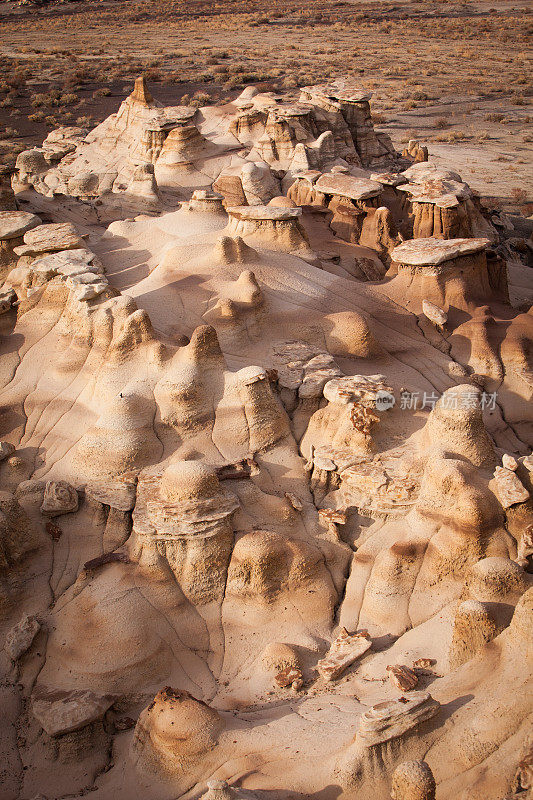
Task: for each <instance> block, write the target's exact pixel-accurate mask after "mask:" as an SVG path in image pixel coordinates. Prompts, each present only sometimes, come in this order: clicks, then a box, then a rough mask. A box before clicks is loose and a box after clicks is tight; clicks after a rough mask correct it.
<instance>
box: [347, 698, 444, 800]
mask: <svg viewBox="0 0 533 800" xmlns="http://www.w3.org/2000/svg"><path fill="white" fill-rule="evenodd" d="M439 710H440V703H439V702H438V701H436V700H434V699H433V697H432V696H431V695H430V694H429V693H428V692H410V693H409V695H408V697H403V696H402V697H400V698H398V699H396V700H388V701H384V702H382V703H377V704H376V705H375V706H372V707H371V708H369V709H367V710H366V711H365V712H364V713H363V714H362V716H361V718H360V720H359V727H358V730H357V733H356V735H355V738H354V740H353V741H352V743H351V744H350V745H348V747H347V748H346V749H345V750H344V752H343V753H342V754H341V755H340V757H339V760H338V764H337V774H338V775H339V778H340V780H341V782H342V784H343V785H344V786H345V787H346V788H349V789H350V791H355V790H357V789H358V788H359V787H361V786H363V785H368V784H367V782H369V783H370V782H371V781H373V780H375V781H376V782H377V783H379V782H380V781H382V780H383V767H385V768H386V766H388V764H389V763H390V761H389V756H390V754H392V753H394V751H395V749H399V747H398V746H397V748H393V747H391V746H390V745H391V743H392V742H393V741H394V740H398V739H400V738H402V737H407V736H408V734H409V733H412V732H413V729H416V728H418V727H419V726H420V725H422V724H423V723H425V722H426V721H427V720H430V719H431V718H432V717H434V716H435V715H436V714H438V713H439Z"/></svg>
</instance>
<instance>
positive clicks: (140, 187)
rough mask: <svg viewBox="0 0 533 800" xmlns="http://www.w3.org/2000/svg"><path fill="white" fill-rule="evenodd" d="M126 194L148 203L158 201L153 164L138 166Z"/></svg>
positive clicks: (147, 163)
mask: <svg viewBox="0 0 533 800" xmlns="http://www.w3.org/2000/svg"><path fill="white" fill-rule="evenodd" d="M127 192H128V193H129V194H133V195H135V196H137V197H142V198H143V199H144V200H147V201H149V202H157V201H158V200H159V195H158V190H157V182H156V179H155V175H154V165H153V164H151V163H150V162H146V163H144V164H139V166H138V167H137V168H136V169H135V172H134V173H133V177H132V179H131V181H130V183H129V185H128V188H127Z"/></svg>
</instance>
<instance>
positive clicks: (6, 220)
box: [0, 211, 41, 241]
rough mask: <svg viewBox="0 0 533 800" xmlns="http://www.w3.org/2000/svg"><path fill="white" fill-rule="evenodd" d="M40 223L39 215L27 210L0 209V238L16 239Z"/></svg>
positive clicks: (4, 239)
mask: <svg viewBox="0 0 533 800" xmlns="http://www.w3.org/2000/svg"><path fill="white" fill-rule="evenodd" d="M40 224H41V220H40V219H39V217H38V216H36V214H31V213H30V212H29V211H0V240H2V241H6V240H7V239H18V238H19V237H20V236H23V235H24V234H25V233H26V231H30V230H31V229H32V228H36V227H37V225H40Z"/></svg>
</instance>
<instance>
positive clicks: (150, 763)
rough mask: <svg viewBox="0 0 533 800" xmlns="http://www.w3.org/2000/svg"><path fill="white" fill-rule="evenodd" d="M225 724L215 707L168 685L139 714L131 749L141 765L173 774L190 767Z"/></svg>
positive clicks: (204, 753)
mask: <svg viewBox="0 0 533 800" xmlns="http://www.w3.org/2000/svg"><path fill="white" fill-rule="evenodd" d="M224 728H225V722H224V719H223V718H222V717H221V716H220V714H219V713H218V712H217V711H215V709H213V708H210V707H209V706H208V705H206V703H204V702H202V701H201V700H196V698H194V697H193V696H192V695H190V694H189V693H188V692H185V691H180V690H176V689H172V688H171V687H169V686H167V687H166V688H165V689H162V691H160V692H159V693H158V694H157V695H156V696H155V698H154V700H153V702H152V703H151V704H150V705H149V706H148V708H146V709H145V710H144V711H143V712H142V714H141V715H140V717H139V720H138V722H137V725H136V727H135V736H134V739H133V744H132V747H133V751H134V755H135V758H136V761H137V763H138V766H139V767H140V768H141V769H146V768H147V769H149V770H150V771H155V772H161V773H163V774H165V773H166V774H169V775H173V774H176V773H178V774H179V773H185V772H187V770H189V769H190V770H193V769H194V767H195V764H196V763H198V762H199V761H201V760H203V759H205V757H206V755H207V754H208V753H209V751H210V750H212V749H213V748H214V747H215V746H216V744H217V742H218V738H219V736H220V734H221V733H222V731H223V730H224Z"/></svg>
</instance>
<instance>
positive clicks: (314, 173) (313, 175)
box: [293, 169, 322, 186]
mask: <svg viewBox="0 0 533 800" xmlns="http://www.w3.org/2000/svg"><path fill="white" fill-rule="evenodd" d="M321 175H322V173H321V172H320V171H319V170H317V169H304V170H301V171H300V172H295V173H294V175H293V178H299V179H300V180H302V181H307V182H308V183H310V184H311V186H312V185H313V184H314V183H316V182H317V180H318V179H319V178H320V176H321Z"/></svg>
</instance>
